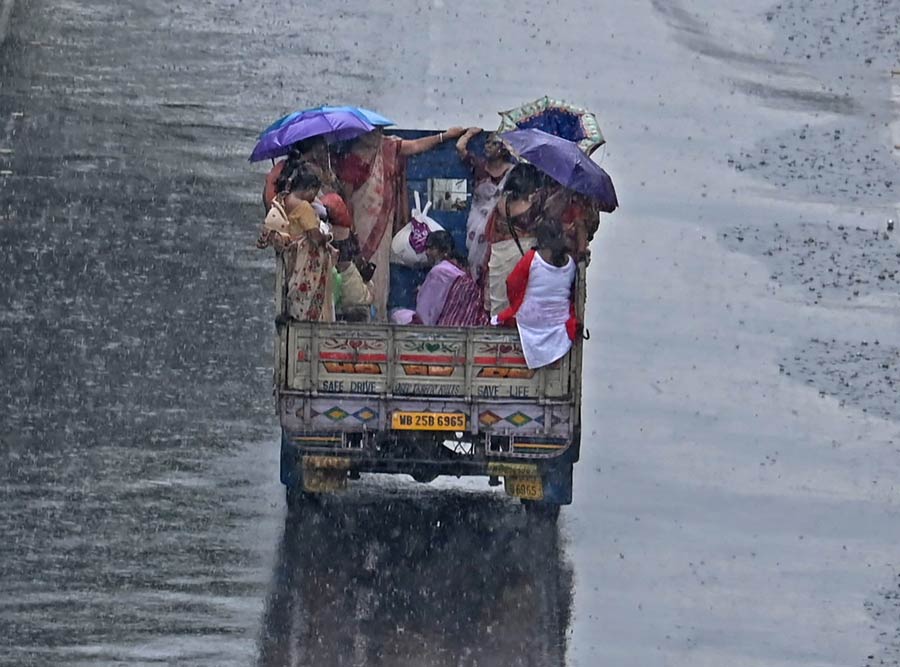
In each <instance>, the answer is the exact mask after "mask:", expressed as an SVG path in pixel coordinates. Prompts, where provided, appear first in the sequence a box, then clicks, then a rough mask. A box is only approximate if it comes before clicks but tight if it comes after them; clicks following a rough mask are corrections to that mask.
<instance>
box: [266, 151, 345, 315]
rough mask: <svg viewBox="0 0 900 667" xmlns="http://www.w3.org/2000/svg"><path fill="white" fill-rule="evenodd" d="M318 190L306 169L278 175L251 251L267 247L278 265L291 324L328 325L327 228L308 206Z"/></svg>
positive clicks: (330, 260) (312, 174)
mask: <svg viewBox="0 0 900 667" xmlns="http://www.w3.org/2000/svg"><path fill="white" fill-rule="evenodd" d="M320 186H321V181H320V180H319V177H318V175H317V174H316V173H315V170H314V169H313V168H311V167H310V166H309V165H307V164H300V165H299V166H297V167H296V169H294V170H293V171H292V172H287V173H285V172H282V174H281V175H280V176H279V178H278V179H277V190H278V194H277V195H276V196H275V197H274V199H273V200H272V207H271V208H270V209H269V213H268V214H267V215H266V219H265V221H264V223H263V229H262V232H261V233H260V236H259V239H258V240H257V242H256V246H257V247H258V248H266V247H268V246H270V245H271V246H272V247H274V248H275V251H276V253H278V255H279V257H280V258H281V259H282V260H283V261H284V267H285V274H286V277H287V294H286V297H287V311H288V314H289V315H290V316H291V317H292V318H294V319H296V320H305V321H319V322H333V321H334V295H333V285H332V266H333V264H334V261H333V253H334V249H333V248H332V247H331V245H330V244H329V241H330V239H331V235H330V233H329V231H328V228H327V225H324V224H323V223H321V222H320V220H319V215H318V213H317V212H316V210H315V209H314V208H313V206H312V203H313V201H315V198H316V195H317V193H318V192H319V188H320Z"/></svg>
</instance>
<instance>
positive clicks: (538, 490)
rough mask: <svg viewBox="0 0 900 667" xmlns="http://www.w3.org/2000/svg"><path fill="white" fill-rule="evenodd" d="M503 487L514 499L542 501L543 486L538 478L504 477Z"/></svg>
mask: <svg viewBox="0 0 900 667" xmlns="http://www.w3.org/2000/svg"><path fill="white" fill-rule="evenodd" d="M503 486H504V488H505V489H506V492H507V493H508V494H509V495H511V496H515V497H516V498H524V499H525V500H543V499H544V485H543V484H542V483H541V478H540V477H504V478H503Z"/></svg>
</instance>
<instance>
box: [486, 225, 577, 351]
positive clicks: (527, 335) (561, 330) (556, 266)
mask: <svg viewBox="0 0 900 667" xmlns="http://www.w3.org/2000/svg"><path fill="white" fill-rule="evenodd" d="M536 235H537V237H536V238H537V245H536V246H535V249H534V250H531V251H529V252H528V253H527V254H526V255H525V256H524V257H523V258H522V259H521V261H520V262H519V263H518V264H517V265H516V268H515V269H514V270H513V272H512V273H510V274H509V278H508V279H507V281H506V283H507V291H508V293H509V301H510V306H509V308H507V309H506V310H504V311H503V312H502V313H500V314H499V315H497V317H496V318H494V319H493V320H492V323H494V324H498V325H500V326H512V325H516V326H517V327H518V329H519V338H520V340H521V342H522V351H523V353H524V354H525V362H526V363H527V364H528V368H541V367H542V366H547V365H549V364H552V363H553V362H554V361H556V360H557V359H560V358H562V357H563V356H565V354H566V353H567V352H568V351H569V350H570V349H571V348H572V341H574V340H575V335H576V333H577V330H578V326H577V321H576V319H575V304H574V302H573V301H572V288H573V286H574V284H575V260H573V259H572V256H571V255H570V254H569V252H568V249H567V247H566V240H565V238H564V237H563V235H562V234H561V233H560V228H559V226H558V225H555V224H552V223H550V222H546V221H545V222H542V223H541V224H540V225H539V226H538V227H537V230H536Z"/></svg>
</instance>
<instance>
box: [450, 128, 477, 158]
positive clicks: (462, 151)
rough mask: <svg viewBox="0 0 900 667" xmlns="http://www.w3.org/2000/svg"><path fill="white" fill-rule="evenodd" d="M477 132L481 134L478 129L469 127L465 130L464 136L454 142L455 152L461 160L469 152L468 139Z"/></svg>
mask: <svg viewBox="0 0 900 667" xmlns="http://www.w3.org/2000/svg"><path fill="white" fill-rule="evenodd" d="M479 132H481V128H480V127H470V128H469V129H468V130H466V132H465V134H463V135H462V136H461V137H460V138H459V141H457V142H456V152H457V153H459V157H460V158H461V159H463V158H465V157H466V155H467V154H468V152H469V139H471V138H472V137H474V136H475V135H476V134H478V133H479Z"/></svg>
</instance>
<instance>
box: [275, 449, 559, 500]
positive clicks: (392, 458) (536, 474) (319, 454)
mask: <svg viewBox="0 0 900 667" xmlns="http://www.w3.org/2000/svg"><path fill="white" fill-rule="evenodd" d="M309 443H310V440H299V441H296V440H294V439H292V438H290V437H288V436H287V435H285V434H282V442H281V482H282V484H284V485H285V486H288V487H294V486H303V487H304V489H306V490H313V491H320V490H327V491H331V490H336V489H338V488H342V487H343V485H344V484H345V483H346V478H347V476H348V475H349V474H350V473H352V472H359V473H363V472H366V473H388V474H406V475H410V476H412V477H413V478H414V479H416V480H419V481H426V482H427V481H430V480H432V479H434V478H436V477H439V476H442V475H449V476H454V477H463V476H469V477H471V476H489V477H495V478H500V477H502V478H503V479H504V480H505V482H509V481H510V480H529V479H535V478H539V479H540V485H539V486H541V487H542V489H543V491H542V498H541V500H542V502H544V503H550V504H557V505H568V504H569V503H571V502H572V464H573V463H574V461H575V460H576V458H577V448H571V447H570V448H568V449H566V450H564V451H562V452H561V453H560V454H558V455H556V456H552V457H547V456H543V457H541V458H528V457H522V456H519V457H515V458H512V457H508V456H506V457H504V456H491V457H485V456H484V455H483V454H481V455H479V454H478V452H477V451H476V452H474V453H472V454H455V453H454V452H450V451H449V450H447V451H446V453H444V452H440V451H439V450H435V455H434V456H431V457H427V456H423V455H416V454H415V453H407V454H406V455H404V456H399V455H393V454H392V453H390V452H389V451H377V452H371V451H364V450H360V449H355V450H354V449H349V448H341V447H324V446H317V445H312V446H311V445H310V444H309ZM438 446H439V447H440V445H438ZM507 493H510V494H511V495H518V494H517V493H516V492H513V491H510V489H509V485H508V484H507Z"/></svg>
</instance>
